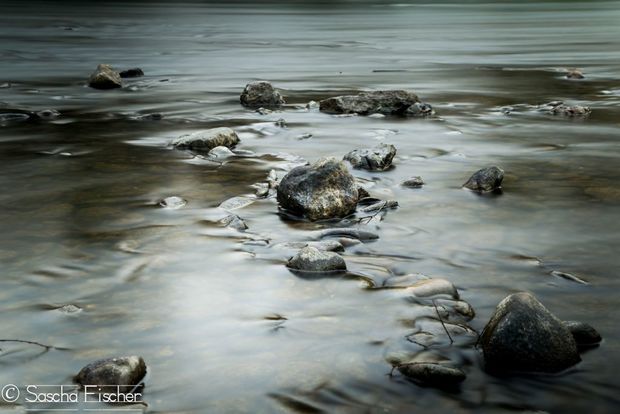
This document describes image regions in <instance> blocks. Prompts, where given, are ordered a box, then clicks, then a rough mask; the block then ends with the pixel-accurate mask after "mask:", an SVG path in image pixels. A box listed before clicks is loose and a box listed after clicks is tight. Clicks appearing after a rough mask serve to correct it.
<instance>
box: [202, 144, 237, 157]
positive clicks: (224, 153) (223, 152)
mask: <svg viewBox="0 0 620 414" xmlns="http://www.w3.org/2000/svg"><path fill="white" fill-rule="evenodd" d="M207 155H208V156H209V157H211V158H220V159H224V158H228V157H234V156H235V153H234V152H232V151H231V150H230V148H228V147H225V146H223V145H220V146H217V147H215V148H212V149H211V150H210V151H209V153H208V154H207Z"/></svg>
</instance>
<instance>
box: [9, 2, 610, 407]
mask: <svg viewBox="0 0 620 414" xmlns="http://www.w3.org/2000/svg"><path fill="white" fill-rule="evenodd" d="M618 39H620V2H616V1H581V2H535V1H531V2H529V1H524V2H518V3H516V2H515V3H514V4H513V3H507V2H501V3H478V2H468V3H465V4H461V5H456V4H444V3H432V2H429V3H422V2H417V3H411V4H410V3H406V2H402V3H399V4H396V3H393V4H392V3H388V2H385V3H374V2H365V3H353V2H332V3H325V4H316V5H312V6H311V5H306V4H304V3H301V2H297V3H286V2H282V3H280V4H278V3H265V4H258V3H257V4H242V3H228V4H206V3H205V4H202V3H178V2H167V3H160V4H158V3H146V2H144V3H131V4H127V3H101V2H100V3H97V4H95V3H94V2H93V4H88V5H86V2H74V3H71V2H54V3H53V4H52V2H49V3H29V2H28V3H26V2H17V1H15V2H3V4H2V13H1V16H0V62H2V63H1V64H0V85H2V86H0V101H1V102H2V109H1V110H0V112H2V113H4V114H5V115H3V116H2V120H1V121H0V169H1V170H0V171H1V175H0V188H2V191H1V192H0V263H1V270H0V277H1V278H0V299H1V301H0V311H1V312H0V314H1V315H2V316H1V327H2V333H1V334H0V337H1V338H4V339H12V338H18V339H26V340H33V341H38V342H42V343H45V344H50V345H54V346H56V347H61V348H67V349H66V350H55V349H52V350H49V351H47V352H42V351H44V350H43V349H41V348H40V347H36V346H30V345H26V344H17V343H3V344H2V346H0V348H2V353H0V384H6V383H14V384H20V385H21V384H31V383H35V384H60V383H70V381H71V376H72V375H73V374H75V373H76V372H77V371H78V370H79V369H80V368H81V367H82V366H83V365H85V364H86V363H88V362H91V361H92V360H94V359H97V358H100V357H107V356H112V355H124V354H140V355H142V356H144V358H145V359H146V361H147V363H148V365H149V377H148V378H147V385H146V388H145V391H144V394H145V400H146V401H147V403H148V405H149V406H148V411H149V412H177V413H179V412H184V413H189V412H192V413H194V412H195V413H202V412H209V413H219V412H234V413H237V412H239V413H271V412H289V413H291V412H293V413H315V412H326V413H327V412H351V413H362V412H363V413H386V412H391V413H400V412H421V411H423V410H424V411H426V410H428V412H451V413H452V412H473V411H475V412H481V413H486V412H489V413H490V412H502V413H503V412H523V411H528V410H530V411H537V410H541V411H547V412H552V413H557V412H586V410H587V412H589V413H608V412H616V411H617V410H618V408H619V404H620V400H619V398H618V394H617V391H618V389H619V385H620V383H619V381H618V375H617V371H616V370H617V367H618V366H620V356H619V355H620V352H619V351H620V349H619V347H620V335H619V334H618V329H617V328H618V319H619V318H620V311H619V310H618V309H619V307H618V305H619V298H618V289H619V287H620V283H619V280H620V279H619V278H618V263H619V261H618V251H619V249H620V224H619V223H620V222H619V220H618V218H619V214H620V188H619V187H618V181H619V179H620V168H619V165H620V152H619V150H620V129H619V126H620V77H619V74H620V47H619V46H620V44H619V43H618ZM102 62H105V63H110V64H113V65H114V66H115V67H117V68H129V67H135V66H140V67H142V68H143V69H144V71H145V72H146V76H145V77H143V78H139V79H136V80H130V81H127V82H126V83H125V87H124V88H123V89H121V90H115V91H108V92H105V91H103V92H102V91H96V90H93V89H90V88H88V87H86V86H85V80H86V78H87V77H88V74H89V73H90V72H92V70H93V69H94V67H95V66H96V65H97V64H98V63H102ZM571 67H578V68H582V69H583V70H584V71H585V73H586V76H587V77H586V79H584V80H580V81H570V80H566V79H564V78H563V71H564V69H565V68H571ZM255 79H268V80H270V81H272V82H273V83H274V84H275V85H276V86H277V87H279V88H280V89H281V90H282V92H283V94H284V95H285V97H286V98H287V101H288V103H290V104H291V105H289V106H287V107H285V108H284V109H283V110H282V111H280V112H276V113H273V114H269V115H259V114H258V113H255V112H253V111H250V110H246V109H244V108H242V107H241V106H240V105H239V104H238V95H239V93H240V92H241V90H242V88H243V86H244V85H245V84H246V83H247V82H249V81H252V80H255ZM387 88H398V89H410V90H413V91H416V92H417V93H418V94H419V95H420V96H421V97H422V99H423V100H425V101H426V102H429V103H431V104H433V106H434V108H435V110H436V112H437V115H436V116H435V117H432V118H429V119H409V120H402V119H393V118H381V119H378V118H366V117H344V118H343V117H333V116H329V115H325V114H321V113H319V112H318V111H317V110H314V109H311V110H306V109H303V107H301V106H300V107H297V106H295V104H302V105H303V104H305V103H306V102H308V101H310V100H319V99H321V98H324V97H327V96H332V95H335V94H339V93H345V92H351V91H358V90H376V89H387ZM552 100H565V101H567V102H570V103H571V104H579V105H587V106H590V107H591V108H592V114H591V116H590V117H589V118H587V119H567V118H562V117H552V116H546V115H541V114H539V113H537V112H536V111H528V110H525V111H517V112H513V113H512V114H510V115H506V114H504V113H503V112H502V110H501V108H502V107H505V106H512V105H519V104H529V105H538V104H541V103H545V102H548V101H552ZM17 109H22V110H29V111H40V110H45V109H54V110H57V111H59V112H60V116H58V117H52V118H51V119H47V118H45V119H34V118H30V119H27V120H26V119H22V118H24V117H23V116H22V117H20V116H19V115H15V113H17V112H18V111H17ZM156 112H157V113H161V114H163V116H164V118H163V119H161V120H153V119H150V118H149V117H147V116H145V115H148V114H152V113H156ZM8 113H11V114H13V115H6V114H8ZM279 118H284V119H285V120H286V122H287V124H288V128H286V129H283V128H278V127H276V126H274V125H273V121H275V120H277V119H279ZM215 126H230V127H233V128H234V129H235V130H236V131H237V132H238V133H239V135H240V137H241V139H242V143H241V145H240V146H239V147H238V148H239V149H241V150H245V151H251V152H253V155H250V156H244V157H236V158H233V159H229V160H228V161H226V162H224V163H222V164H219V163H213V162H210V161H208V160H206V159H205V158H203V157H197V156H195V155H194V154H191V153H188V152H183V151H176V150H172V149H171V147H170V145H169V144H170V142H171V140H172V139H174V138H176V137H178V136H180V135H182V134H184V133H187V132H191V131H194V130H200V129H204V128H208V127H215ZM303 134H312V137H311V138H308V139H299V137H300V136H301V135H303ZM379 142H389V143H392V144H394V145H395V146H396V147H397V148H398V154H397V157H396V159H395V168H393V169H392V170H390V171H387V172H383V173H365V172H360V171H355V175H356V176H357V177H358V178H359V179H360V180H362V181H363V183H364V185H365V186H366V187H367V188H368V189H369V191H370V192H371V194H372V195H373V196H376V197H380V198H384V199H395V200H398V201H399V203H400V208H398V209H397V210H392V211H390V212H388V213H387V214H385V215H381V216H377V217H376V218H375V219H374V220H373V221H372V222H371V223H370V224H362V225H360V226H361V227H362V228H366V229H368V230H371V231H375V232H377V233H378V234H379V236H380V238H379V239H378V240H377V241H373V242H370V243H365V244H362V245H357V246H353V247H351V248H348V249H347V251H346V252H345V253H344V257H345V259H346V261H347V264H348V266H349V268H350V270H351V273H352V274H356V275H358V277H343V278H324V279H318V280H317V279H314V280H313V279H304V278H300V277H297V276H295V275H294V274H292V273H290V272H289V271H288V270H287V269H286V267H285V266H284V264H285V262H286V260H287V258H288V257H289V256H290V255H291V254H293V253H294V250H287V249H282V248H278V247H273V246H275V245H277V244H278V243H282V242H287V241H302V240H308V239H309V238H311V237H313V236H314V235H315V233H314V230H317V229H320V228H323V227H328V226H332V225H333V223H332V224H329V225H326V224H308V223H303V222H293V221H290V220H286V219H285V218H284V217H283V216H281V215H279V214H278V209H277V204H276V202H275V200H274V199H268V200H259V201H257V202H255V203H254V204H252V205H250V206H248V207H245V208H243V209H239V210H236V211H235V212H236V214H238V215H239V216H241V217H242V218H243V219H244V220H246V222H247V224H248V226H249V230H248V231H247V232H245V233H243V232H236V231H234V230H230V229H226V228H223V227H222V226H221V225H220V224H218V223H217V220H218V219H219V218H221V217H222V216H223V215H225V213H222V211H221V210H218V209H217V208H216V207H217V206H218V205H219V204H220V203H221V202H222V201H224V200H226V199H228V198H230V197H233V196H239V195H249V194H252V193H253V192H254V189H253V188H252V187H251V185H252V184H253V183H256V182H260V181H264V179H265V177H266V175H267V173H268V172H269V171H270V170H271V169H276V170H277V171H280V174H282V173H283V172H284V171H285V170H286V169H287V168H289V167H290V165H291V164H292V163H298V162H299V159H297V158H296V157H302V158H303V159H306V160H309V161H314V160H316V159H317V158H319V157H321V156H325V155H335V156H342V155H343V154H345V153H346V152H348V151H349V150H351V149H353V148H356V147H359V146H372V145H374V144H376V143H379ZM493 164H497V165H500V166H502V167H503V168H504V169H505V170H506V178H505V181H504V188H505V191H504V193H503V194H502V195H501V196H495V197H480V196H477V195H475V194H472V193H470V192H467V191H464V190H462V189H460V185H461V184H462V183H463V182H464V181H465V180H466V179H467V177H468V176H469V175H470V174H471V173H472V172H473V171H475V170H477V169H478V168H481V167H483V166H487V165H493ZM415 175H420V176H422V177H423V178H424V180H425V182H426V183H427V184H426V185H425V186H424V187H423V188H422V189H419V190H412V189H407V188H404V187H401V186H400V182H401V181H403V180H404V179H406V178H409V177H411V176H415ZM172 195H176V196H180V197H183V198H185V199H186V200H188V204H187V206H185V207H184V208H182V209H178V210H166V209H162V208H159V207H157V205H156V204H157V202H158V200H160V199H161V198H163V197H167V196H172ZM380 218H381V219H382V220H379V219H380ZM339 225H343V223H340V224H339ZM351 226H353V227H355V226H356V225H355V224H351ZM261 240H268V241H269V243H268V244H267V245H264V242H261ZM554 270H555V271H561V272H567V273H570V274H573V275H577V276H579V277H580V278H582V279H584V280H586V281H587V282H588V283H589V284H587V285H583V284H578V283H575V282H573V281H570V280H566V279H563V278H559V277H556V276H553V275H552V274H551V272H552V271H554ZM406 273H423V274H425V275H428V276H430V277H441V278H446V279H448V280H450V281H452V282H453V283H454V284H455V285H457V287H458V288H459V291H460V293H461V296H462V298H463V299H464V300H466V301H468V302H469V303H470V304H471V305H472V306H473V307H474V308H475V310H476V312H477V316H476V318H475V319H474V320H473V321H472V322H471V326H472V327H473V328H475V329H476V330H478V331H480V330H481V329H482V327H483V326H484V324H485V322H486V321H487V320H488V318H489V315H490V314H491V312H492V311H493V309H494V308H495V306H496V304H497V303H498V302H499V301H500V300H501V299H502V298H503V297H504V296H506V295H507V294H510V293H512V292H515V291H520V290H527V291H530V292H533V293H534V294H535V295H537V297H538V298H539V299H540V300H541V301H542V302H543V303H544V304H545V305H546V306H547V307H548V308H549V309H550V310H551V311H552V312H554V313H555V314H557V315H558V316H559V317H560V318H562V319H566V320H571V319H573V320H582V321H586V322H589V323H591V324H592V325H594V326H595V327H596V328H597V329H598V330H599V331H600V332H601V334H602V336H603V337H604V338H605V339H604V342H603V343H602V345H601V346H600V348H598V349H595V350H592V351H590V352H587V353H585V354H584V355H582V359H583V362H581V363H580V364H579V365H577V366H576V367H575V368H574V369H571V370H570V371H569V372H567V373H564V374H562V375H558V376H531V377H529V376H526V377H523V376H521V377H511V378H496V377H493V376H489V375H487V374H485V373H484V371H482V370H481V360H480V356H479V354H478V353H477V351H475V350H474V349H473V348H471V347H459V346H452V347H449V346H444V347H439V348H438V349H435V350H433V349H431V350H428V351H426V352H421V351H422V350H421V349H420V347H417V346H415V345H414V344H412V343H411V342H407V341H406V340H405V336H406V335H408V334H410V333H411V332H414V331H415V330H416V329H418V328H416V327H418V326H420V324H422V325H423V324H424V323H428V321H429V319H428V318H429V316H430V317H433V314H432V313H430V314H429V312H428V309H426V308H423V307H421V306H419V305H415V304H412V303H410V302H409V301H407V300H406V298H405V296H404V294H403V293H402V292H401V291H399V290H382V289H370V286H371V285H372V284H374V285H381V284H382V283H383V281H384V280H385V279H387V278H388V277H390V276H394V275H403V274H406ZM369 281H372V284H369ZM67 304H72V305H75V306H77V307H79V308H81V311H79V312H67V311H66V310H67V309H68V308H64V309H65V310H64V311H63V310H62V309H58V308H60V307H62V306H63V305H67ZM276 315H281V316H284V317H286V318H287V319H286V320H280V321H276V320H273V318H274V317H275V316H276ZM416 355H417V356H416ZM425 355H426V356H428V355H435V356H440V357H445V358H450V359H451V360H452V361H454V362H456V363H458V364H459V365H461V366H463V367H464V369H465V370H466V371H467V373H468V379H467V380H466V381H465V382H464V383H463V385H462V387H461V388H460V390H458V391H455V392H447V391H441V390H435V389H431V388H422V387H418V386H416V385H414V384H412V383H410V382H409V381H407V380H405V379H403V378H402V377H400V376H398V375H395V376H394V377H389V376H388V375H387V374H388V373H389V372H390V363H389V361H390V360H392V359H393V358H396V357H414V356H416V357H417V358H423V357H424V356H425ZM0 408H10V407H9V405H4V406H0Z"/></svg>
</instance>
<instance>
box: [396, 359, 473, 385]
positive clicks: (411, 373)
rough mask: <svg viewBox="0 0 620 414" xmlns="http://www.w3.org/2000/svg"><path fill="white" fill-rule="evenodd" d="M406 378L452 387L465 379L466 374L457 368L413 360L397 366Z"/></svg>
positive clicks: (422, 382)
mask: <svg viewBox="0 0 620 414" xmlns="http://www.w3.org/2000/svg"><path fill="white" fill-rule="evenodd" d="M398 370H399V371H400V372H401V373H402V374H403V375H404V376H406V377H407V378H411V379H412V380H414V381H416V382H418V383H420V384H423V385H428V386H432V387H439V388H442V387H446V388H449V387H454V386H456V385H458V384H460V383H461V382H463V381H465V378H467V376H466V375H465V373H464V372H463V371H462V370H461V369H459V368H452V367H447V366H445V365H441V364H437V363H433V362H413V363H410V364H403V365H399V366H398Z"/></svg>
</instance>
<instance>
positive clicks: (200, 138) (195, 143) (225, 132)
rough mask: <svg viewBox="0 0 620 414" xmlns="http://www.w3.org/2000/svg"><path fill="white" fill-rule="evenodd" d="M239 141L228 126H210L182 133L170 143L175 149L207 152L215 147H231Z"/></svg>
mask: <svg viewBox="0 0 620 414" xmlns="http://www.w3.org/2000/svg"><path fill="white" fill-rule="evenodd" d="M238 143H239V136H237V133H236V132H235V131H233V130H232V129H230V128H225V127H224V128H212V129H207V130H205V131H197V132H194V133H193V134H189V135H183V136H182V137H179V138H177V139H175V140H174V141H173V142H172V145H173V146H174V147H175V148H177V149H189V150H193V151H202V152H209V151H210V150H212V149H213V148H215V147H220V146H222V147H227V148H233V147H234V146H235V145H237V144H238Z"/></svg>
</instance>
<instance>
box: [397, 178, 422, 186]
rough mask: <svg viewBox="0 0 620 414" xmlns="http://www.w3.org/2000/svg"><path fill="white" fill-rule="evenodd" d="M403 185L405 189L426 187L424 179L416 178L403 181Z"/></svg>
mask: <svg viewBox="0 0 620 414" xmlns="http://www.w3.org/2000/svg"><path fill="white" fill-rule="evenodd" d="M402 185H403V186H404V187H410V188H420V187H422V186H423V185H424V181H423V180H422V177H419V176H416V177H411V178H409V179H408V180H405V181H403V183H402Z"/></svg>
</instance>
